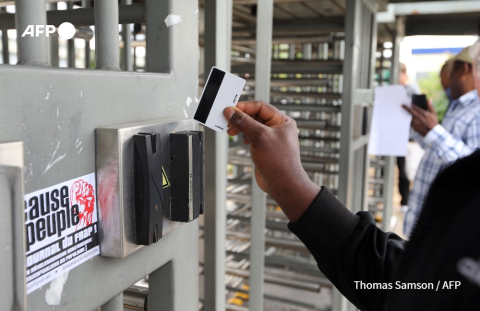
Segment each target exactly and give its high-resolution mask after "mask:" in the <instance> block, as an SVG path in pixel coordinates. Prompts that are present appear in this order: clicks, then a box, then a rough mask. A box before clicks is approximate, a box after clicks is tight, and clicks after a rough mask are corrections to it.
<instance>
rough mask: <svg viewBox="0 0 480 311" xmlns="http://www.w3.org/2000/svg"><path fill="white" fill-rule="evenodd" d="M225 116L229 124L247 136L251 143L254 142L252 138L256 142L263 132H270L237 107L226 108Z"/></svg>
mask: <svg viewBox="0 0 480 311" xmlns="http://www.w3.org/2000/svg"><path fill="white" fill-rule="evenodd" d="M223 115H224V116H225V119H227V121H228V123H230V124H231V125H232V126H233V127H234V128H236V129H237V130H238V131H240V132H242V133H243V134H244V135H245V136H247V138H248V139H249V140H250V141H252V138H253V140H254V139H255V137H257V136H258V135H259V134H260V133H261V132H264V131H267V130H269V128H268V127H267V126H265V125H263V124H262V123H260V122H258V121H257V120H255V119H254V118H252V117H251V116H249V115H248V114H246V113H245V112H243V111H241V110H240V109H238V108H236V107H227V108H225V110H224V111H223Z"/></svg>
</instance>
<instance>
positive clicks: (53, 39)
mask: <svg viewBox="0 0 480 311" xmlns="http://www.w3.org/2000/svg"><path fill="white" fill-rule="evenodd" d="M48 9H49V10H50V11H52V10H57V3H49V4H48ZM47 15H48V14H47ZM48 43H49V50H48V56H49V58H48V61H49V63H50V66H52V67H58V66H59V57H58V37H57V36H50V37H48Z"/></svg>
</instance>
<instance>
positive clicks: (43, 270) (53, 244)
mask: <svg viewBox="0 0 480 311" xmlns="http://www.w3.org/2000/svg"><path fill="white" fill-rule="evenodd" d="M95 189H96V188H95V174H94V173H92V174H88V175H85V176H82V177H79V178H75V179H72V180H69V181H66V182H63V183H60V184H58V185H55V186H52V187H49V188H45V189H42V190H39V191H35V192H33V193H30V194H27V195H25V197H24V198H25V232H26V243H27V247H26V254H25V257H26V281H27V294H30V293H31V292H33V291H35V290H37V289H38V288H40V287H41V286H43V285H45V284H47V283H48V282H50V281H52V280H54V279H55V278H57V277H58V276H61V275H62V274H64V273H66V272H68V271H70V270H72V269H73V268H75V267H77V266H78V265H80V264H82V263H83V262H85V261H86V260H88V259H90V258H92V257H95V256H96V255H98V254H99V253H100V247H99V244H98V223H97V203H96V200H95V195H96V194H95Z"/></svg>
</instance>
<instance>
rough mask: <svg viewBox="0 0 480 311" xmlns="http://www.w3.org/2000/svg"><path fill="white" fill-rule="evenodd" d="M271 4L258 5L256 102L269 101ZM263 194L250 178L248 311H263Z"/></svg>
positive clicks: (261, 2) (271, 1) (264, 200)
mask: <svg viewBox="0 0 480 311" xmlns="http://www.w3.org/2000/svg"><path fill="white" fill-rule="evenodd" d="M272 27H273V0H265V1H259V2H258V9H257V38H256V40H257V46H256V61H255V98H256V99H258V100H263V101H265V102H269V101H270V71H271V59H272ZM265 208H266V194H265V192H263V191H262V190H261V189H260V187H259V186H258V184H257V182H256V180H255V178H252V213H251V218H250V231H251V233H250V236H251V238H250V243H251V244H250V280H249V285H250V300H249V309H250V310H252V311H261V310H263V284H264V270H265V220H266V214H265Z"/></svg>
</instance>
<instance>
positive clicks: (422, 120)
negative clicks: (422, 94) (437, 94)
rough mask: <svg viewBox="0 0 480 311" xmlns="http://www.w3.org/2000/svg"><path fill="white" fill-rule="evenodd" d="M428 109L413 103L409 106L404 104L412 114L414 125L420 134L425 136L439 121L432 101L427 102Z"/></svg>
mask: <svg viewBox="0 0 480 311" xmlns="http://www.w3.org/2000/svg"><path fill="white" fill-rule="evenodd" d="M427 105H428V111H427V110H423V109H422V108H420V107H418V106H416V105H413V104H412V106H411V107H408V106H406V105H402V107H403V108H404V109H405V110H407V111H408V112H409V113H410V114H411V115H412V127H413V129H414V130H415V131H417V132H418V134H420V135H422V136H425V135H427V134H428V132H430V131H431V130H432V129H433V128H434V127H435V125H437V124H439V123H438V116H437V113H436V112H435V109H434V108H433V105H432V101H430V100H429V101H428V102H427Z"/></svg>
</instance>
